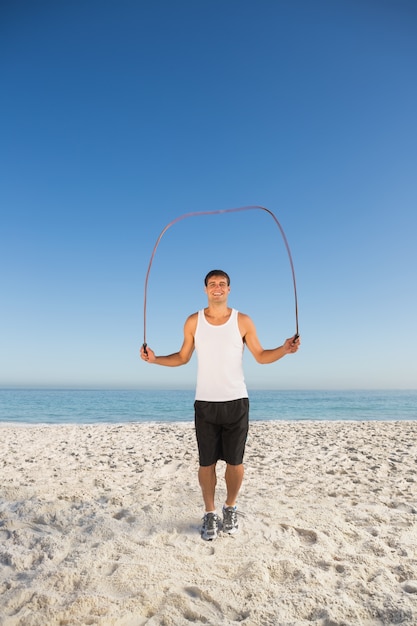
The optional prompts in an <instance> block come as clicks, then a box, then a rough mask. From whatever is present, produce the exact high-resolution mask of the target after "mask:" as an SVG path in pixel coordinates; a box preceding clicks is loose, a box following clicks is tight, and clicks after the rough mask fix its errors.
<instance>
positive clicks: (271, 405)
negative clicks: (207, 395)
mask: <svg viewBox="0 0 417 626" xmlns="http://www.w3.org/2000/svg"><path fill="white" fill-rule="evenodd" d="M249 397H250V419H251V420H258V421H259V420H286V421H296V420H324V421H326V420H327V421H334V420H353V421H364V420H365V421H369V420H378V421H393V420H417V390H411V391H280V390H273V391H266V390H252V391H251V390H249ZM193 403H194V390H172V389H170V390H161V389H159V390H149V389H147V390H143V389H142V390H140V389H136V390H110V389H99V390H98V389H96V390H87V389H0V422H2V423H10V424H96V423H97V424H98V423H110V424H115V423H125V422H188V421H193V419H194V409H193Z"/></svg>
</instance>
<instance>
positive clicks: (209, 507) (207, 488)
mask: <svg viewBox="0 0 417 626" xmlns="http://www.w3.org/2000/svg"><path fill="white" fill-rule="evenodd" d="M198 482H199V483H200V487H201V492H202V494H203V500H204V506H205V507H206V511H215V510H216V506H215V504H214V495H215V492H216V484H217V475H216V463H214V464H213V465H207V466H202V465H200V468H199V470H198Z"/></svg>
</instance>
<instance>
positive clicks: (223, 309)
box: [204, 303, 232, 319]
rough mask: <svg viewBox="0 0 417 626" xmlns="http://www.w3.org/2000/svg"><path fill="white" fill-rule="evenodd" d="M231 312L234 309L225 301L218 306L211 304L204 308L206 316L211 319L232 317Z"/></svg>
mask: <svg viewBox="0 0 417 626" xmlns="http://www.w3.org/2000/svg"><path fill="white" fill-rule="evenodd" d="M231 313H232V309H231V308H230V307H228V306H227V304H224V303H222V304H219V305H218V306H216V305H213V304H209V305H208V307H207V308H206V309H204V314H205V316H206V317H207V318H210V319H224V318H227V317H230V315H231Z"/></svg>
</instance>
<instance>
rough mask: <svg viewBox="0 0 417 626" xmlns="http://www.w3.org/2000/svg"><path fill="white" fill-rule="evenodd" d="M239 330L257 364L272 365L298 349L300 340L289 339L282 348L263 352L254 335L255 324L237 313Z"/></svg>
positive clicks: (246, 316) (256, 336)
mask: <svg viewBox="0 0 417 626" xmlns="http://www.w3.org/2000/svg"><path fill="white" fill-rule="evenodd" d="M239 328H240V332H241V335H242V339H243V341H244V342H245V343H246V345H247V346H248V349H249V350H250V352H251V353H252V354H253V356H254V358H255V360H256V361H257V362H258V363H262V364H267V363H274V362H275V361H278V360H279V359H282V357H283V356H285V355H286V354H294V352H297V350H298V348H299V347H300V338H299V337H297V338H296V339H295V336H294V337H290V338H289V339H286V340H285V342H284V343H283V344H282V346H278V347H277V348H272V349H270V350H264V348H263V347H262V346H261V343H260V341H259V339H258V335H257V333H256V328H255V324H254V323H253V321H252V320H251V318H250V317H249V316H248V315H245V314H244V313H239Z"/></svg>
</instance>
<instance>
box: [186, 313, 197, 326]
mask: <svg viewBox="0 0 417 626" xmlns="http://www.w3.org/2000/svg"><path fill="white" fill-rule="evenodd" d="M197 320H198V311H196V312H195V313H191V315H189V316H188V317H187V319H186V320H185V325H186V326H196V324H197Z"/></svg>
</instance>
